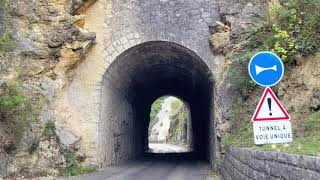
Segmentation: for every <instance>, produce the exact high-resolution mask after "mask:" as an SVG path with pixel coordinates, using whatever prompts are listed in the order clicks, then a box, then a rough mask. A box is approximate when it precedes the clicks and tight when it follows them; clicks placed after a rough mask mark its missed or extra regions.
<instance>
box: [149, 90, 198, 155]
mask: <svg viewBox="0 0 320 180" xmlns="http://www.w3.org/2000/svg"><path fill="white" fill-rule="evenodd" d="M192 141H193V140H192V124H191V113H190V107H189V105H188V104H187V103H186V102H184V101H183V100H181V99H179V98H177V97H174V96H162V97H160V98H158V99H157V100H155V101H154V102H153V103H152V106H151V112H150V122H149V129H148V147H149V149H148V151H147V152H149V153H185V152H191V151H192Z"/></svg>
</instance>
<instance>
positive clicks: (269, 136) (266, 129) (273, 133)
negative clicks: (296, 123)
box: [253, 121, 292, 144]
mask: <svg viewBox="0 0 320 180" xmlns="http://www.w3.org/2000/svg"><path fill="white" fill-rule="evenodd" d="M253 131H254V143H255V144H276V143H289V142H292V127H291V122H290V121H261V122H253Z"/></svg>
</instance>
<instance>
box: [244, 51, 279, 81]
mask: <svg viewBox="0 0 320 180" xmlns="http://www.w3.org/2000/svg"><path fill="white" fill-rule="evenodd" d="M248 70H249V74H250V77H251V78H252V80H253V81H254V82H256V83H257V84H259V85H260V86H264V87H270V86H274V85H276V84H277V83H278V82H279V81H280V80H281V79H282V77H283V74H284V66H283V63H282V61H281V59H280V58H279V57H278V56H277V55H276V54H274V53H271V52H260V53H258V54H256V55H255V56H253V57H252V59H251V60H250V63H249V67H248Z"/></svg>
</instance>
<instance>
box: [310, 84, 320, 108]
mask: <svg viewBox="0 0 320 180" xmlns="http://www.w3.org/2000/svg"><path fill="white" fill-rule="evenodd" d="M310 101H311V102H310V107H311V108H312V109H313V110H315V111H316V110H319V109H320V90H319V89H318V90H315V92H314V94H313V95H312V97H311V100H310Z"/></svg>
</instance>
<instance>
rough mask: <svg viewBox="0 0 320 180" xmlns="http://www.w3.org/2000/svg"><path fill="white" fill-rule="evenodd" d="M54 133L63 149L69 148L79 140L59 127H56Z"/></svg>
mask: <svg viewBox="0 0 320 180" xmlns="http://www.w3.org/2000/svg"><path fill="white" fill-rule="evenodd" d="M55 133H56V134H57V136H58V138H59V142H60V143H61V144H62V145H63V146H65V147H70V146H72V145H74V144H75V143H76V142H78V141H79V140H80V137H78V136H76V135H75V134H73V133H72V132H70V131H68V130H66V129H64V128H63V127H62V126H59V125H56V128H55Z"/></svg>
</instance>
